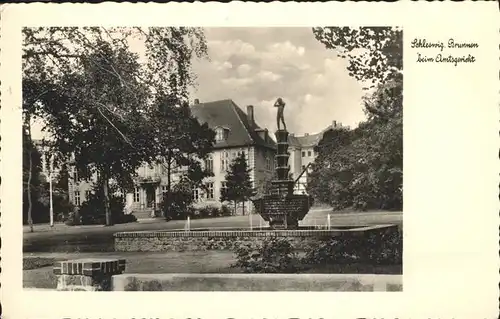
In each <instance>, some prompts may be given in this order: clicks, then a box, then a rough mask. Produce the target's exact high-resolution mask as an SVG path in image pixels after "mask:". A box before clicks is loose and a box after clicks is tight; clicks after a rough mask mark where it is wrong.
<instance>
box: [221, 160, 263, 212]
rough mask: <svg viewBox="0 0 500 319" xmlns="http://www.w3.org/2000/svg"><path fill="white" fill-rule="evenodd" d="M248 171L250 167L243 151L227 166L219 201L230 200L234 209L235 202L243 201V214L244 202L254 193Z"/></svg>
mask: <svg viewBox="0 0 500 319" xmlns="http://www.w3.org/2000/svg"><path fill="white" fill-rule="evenodd" d="M250 172H251V169H250V168H248V164H247V160H246V156H245V153H240V154H239V155H238V157H236V158H235V159H234V160H233V162H232V163H231V165H230V167H229V171H228V172H227V174H226V188H223V189H222V192H221V201H232V202H233V203H234V209H235V211H236V205H237V203H238V202H242V203H243V215H244V214H245V202H246V201H247V200H249V199H250V197H252V196H253V195H254V193H255V192H254V189H253V188H252V181H251V179H250Z"/></svg>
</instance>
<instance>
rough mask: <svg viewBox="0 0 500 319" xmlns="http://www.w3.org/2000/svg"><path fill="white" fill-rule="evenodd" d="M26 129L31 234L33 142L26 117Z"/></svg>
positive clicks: (31, 226) (29, 121)
mask: <svg viewBox="0 0 500 319" xmlns="http://www.w3.org/2000/svg"><path fill="white" fill-rule="evenodd" d="M26 120H27V129H28V132H27V133H28V134H27V135H28V157H29V168H28V190H27V191H28V225H29V226H30V232H33V217H32V216H31V210H32V209H33V203H32V198H31V177H32V175H33V159H32V152H31V148H32V147H33V141H32V140H31V117H30V116H29V115H28V116H27V119H26Z"/></svg>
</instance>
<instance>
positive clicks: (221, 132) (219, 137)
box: [215, 127, 224, 142]
mask: <svg viewBox="0 0 500 319" xmlns="http://www.w3.org/2000/svg"><path fill="white" fill-rule="evenodd" d="M223 140H224V129H223V128H222V127H219V128H217V130H216V131H215V141H216V142H221V141H223Z"/></svg>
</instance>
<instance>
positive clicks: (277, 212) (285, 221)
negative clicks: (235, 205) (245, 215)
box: [253, 130, 312, 229]
mask: <svg viewBox="0 0 500 319" xmlns="http://www.w3.org/2000/svg"><path fill="white" fill-rule="evenodd" d="M276 140H277V144H278V150H277V154H276V179H274V180H273V181H271V188H270V190H269V191H268V193H267V194H265V195H264V196H262V197H260V198H256V199H254V200H253V204H254V206H255V209H256V211H257V212H258V213H259V214H260V215H261V216H262V218H263V219H264V220H265V221H267V222H269V226H270V227H271V228H273V229H297V228H298V227H299V221H300V220H302V219H303V218H304V217H305V215H306V214H307V213H308V212H309V209H310V208H311V206H312V198H311V197H310V196H309V195H298V194H294V193H293V188H294V184H295V182H294V181H293V180H292V179H290V177H289V172H290V166H288V158H289V157H290V153H288V132H287V131H286V130H278V131H276Z"/></svg>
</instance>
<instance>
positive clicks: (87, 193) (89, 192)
mask: <svg viewBox="0 0 500 319" xmlns="http://www.w3.org/2000/svg"><path fill="white" fill-rule="evenodd" d="M90 194H92V192H91V191H89V190H87V191H85V201H88V200H89V199H90Z"/></svg>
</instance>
